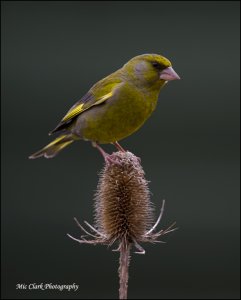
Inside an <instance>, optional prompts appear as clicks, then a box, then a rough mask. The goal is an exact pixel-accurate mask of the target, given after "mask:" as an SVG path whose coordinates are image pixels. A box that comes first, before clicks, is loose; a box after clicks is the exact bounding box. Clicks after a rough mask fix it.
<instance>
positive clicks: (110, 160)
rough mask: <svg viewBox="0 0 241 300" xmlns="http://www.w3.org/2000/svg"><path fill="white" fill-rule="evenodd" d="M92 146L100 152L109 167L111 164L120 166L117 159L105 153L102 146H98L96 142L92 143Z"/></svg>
mask: <svg viewBox="0 0 241 300" xmlns="http://www.w3.org/2000/svg"><path fill="white" fill-rule="evenodd" d="M92 145H93V147H95V148H96V149H97V150H98V151H99V152H100V154H101V155H102V156H103V158H104V160H105V163H106V164H107V165H109V164H118V165H120V163H119V161H118V160H117V159H115V158H113V157H112V156H111V155H110V154H108V153H107V152H105V150H104V149H103V148H102V147H100V145H98V144H97V143H96V142H92Z"/></svg>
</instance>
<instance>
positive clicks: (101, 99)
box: [93, 92, 113, 105]
mask: <svg viewBox="0 0 241 300" xmlns="http://www.w3.org/2000/svg"><path fill="white" fill-rule="evenodd" d="M111 96H113V92H110V93H108V94H106V95H104V96H103V97H101V98H100V99H99V100H98V101H96V102H95V103H94V104H93V105H98V104H100V103H102V102H104V101H105V100H107V99H108V98H110V97H111Z"/></svg>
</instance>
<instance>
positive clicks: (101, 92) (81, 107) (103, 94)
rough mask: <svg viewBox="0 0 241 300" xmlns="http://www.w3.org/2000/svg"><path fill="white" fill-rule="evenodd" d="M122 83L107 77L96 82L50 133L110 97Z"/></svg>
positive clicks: (64, 126) (60, 128)
mask: <svg viewBox="0 0 241 300" xmlns="http://www.w3.org/2000/svg"><path fill="white" fill-rule="evenodd" d="M121 83H122V81H120V80H118V81H117V80H112V81H110V80H107V78H106V79H102V80H101V81H99V82H98V83H96V84H95V85H94V86H93V87H92V88H91V89H90V90H89V92H88V93H87V94H85V95H84V96H83V97H82V98H81V99H80V100H79V101H78V102H76V103H75V105H73V106H72V107H71V108H70V110H69V111H68V112H67V114H66V115H65V116H64V117H63V119H62V120H61V121H60V123H59V124H58V125H57V127H56V128H55V129H54V130H52V131H51V132H50V133H49V134H52V133H55V132H58V131H61V130H63V129H65V128H66V127H68V125H70V123H71V122H72V121H73V120H74V119H75V118H76V117H77V116H79V115H80V114H81V113H82V112H84V111H85V110H87V109H90V108H91V107H93V106H95V105H99V104H101V103H103V102H105V101H106V100H108V99H110V98H111V97H112V96H113V95H114V94H115V92H116V90H117V88H118V87H119V86H120V85H121Z"/></svg>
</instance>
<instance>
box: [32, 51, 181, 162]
mask: <svg viewBox="0 0 241 300" xmlns="http://www.w3.org/2000/svg"><path fill="white" fill-rule="evenodd" d="M175 79H180V77H179V76H178V75H177V73H176V72H175V71H174V69H173V68H172V65H171V62H170V61H169V60H168V59H167V58H165V57H163V56H161V55H158V54H143V55H138V56H136V57H134V58H132V59H131V60H129V61H128V62H127V63H126V64H125V65H124V66H123V67H122V68H120V69H119V70H117V71H116V72H114V73H112V74H110V75H109V76H107V77H105V78H103V79H102V80H100V81H99V82H97V83H96V84H94V85H93V86H92V88H91V89H90V90H89V91H88V92H87V93H86V94H85V95H84V96H83V97H82V98H81V99H80V100H79V101H78V102H77V103H76V104H74V105H73V106H72V107H71V108H70V110H69V111H68V112H67V114H66V115H65V116H64V117H63V119H62V120H61V121H60V123H59V124H58V125H57V127H56V128H55V129H54V130H52V131H51V132H50V133H49V135H51V134H54V133H58V134H59V136H58V137H57V138H56V139H55V140H54V141H52V142H51V143H50V144H48V145H47V146H45V147H44V148H43V149H41V150H39V151H38V152H36V153H34V154H32V155H31V156H30V157H29V158H31V159H34V158H38V157H41V156H44V157H46V158H51V157H54V156H55V155H56V154H58V153H59V152H60V151H61V150H62V149H63V148H65V147H66V146H68V145H69V144H71V143H72V142H73V141H75V140H88V141H92V144H93V145H94V146H96V147H97V148H98V149H99V150H100V151H101V153H102V154H103V155H105V152H104V150H103V149H102V148H101V147H100V146H99V144H107V143H112V144H114V145H115V146H116V147H117V148H118V149H119V150H121V151H124V150H123V148H122V147H121V146H120V144H119V143H118V141H120V140H122V139H124V138H125V137H127V136H129V135H131V134H132V133H134V132H135V131H136V130H138V129H139V128H140V127H141V126H142V125H143V124H144V122H145V121H146V120H147V119H148V118H149V117H150V115H151V114H152V112H153V111H154V109H155V108H156V104H157V100H158V96H159V93H160V90H161V88H162V87H164V85H165V84H166V83H167V82H168V81H171V80H175Z"/></svg>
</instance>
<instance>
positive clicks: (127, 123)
mask: <svg viewBox="0 0 241 300" xmlns="http://www.w3.org/2000/svg"><path fill="white" fill-rule="evenodd" d="M157 97H158V95H148V94H145V93H143V92H141V91H138V90H137V89H134V88H130V87H129V86H124V87H123V88H122V89H121V90H120V91H118V92H117V93H116V95H114V96H113V97H112V98H111V99H108V100H107V101H105V102H104V103H102V104H100V105H97V106H95V107H92V108H91V109H89V110H87V111H85V112H84V113H83V114H81V115H80V116H79V118H78V120H77V123H76V127H77V130H78V131H79V132H78V133H79V135H80V136H81V137H83V138H85V139H88V140H92V141H96V142H99V143H111V142H115V141H119V140H121V139H123V138H125V137H127V136H129V135H131V134H132V133H133V132H135V131H136V130H138V129H139V128H140V127H141V126H142V125H143V123H144V122H145V121H146V120H147V119H148V117H149V116H150V115H151V113H152V112H153V110H154V109H155V106H156V102H157Z"/></svg>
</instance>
